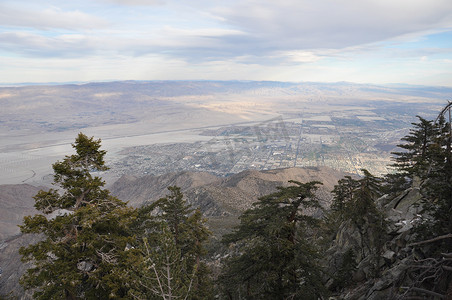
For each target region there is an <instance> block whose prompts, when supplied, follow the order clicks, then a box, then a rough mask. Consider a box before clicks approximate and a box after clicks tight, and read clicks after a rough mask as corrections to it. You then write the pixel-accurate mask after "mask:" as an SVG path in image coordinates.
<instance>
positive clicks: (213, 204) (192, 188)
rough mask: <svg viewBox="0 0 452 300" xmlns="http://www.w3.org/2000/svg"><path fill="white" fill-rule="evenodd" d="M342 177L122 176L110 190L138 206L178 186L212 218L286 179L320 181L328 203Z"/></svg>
mask: <svg viewBox="0 0 452 300" xmlns="http://www.w3.org/2000/svg"><path fill="white" fill-rule="evenodd" d="M343 175H344V173H342V172H339V171H336V170H332V169H330V168H326V167H320V168H287V169H277V170H268V171H255V170H248V171H243V172H240V173H238V174H234V175H231V176H229V177H226V178H220V177H215V176H214V175H211V174H208V173H202V172H182V173H172V174H166V175H162V176H152V175H149V176H144V177H139V178H137V177H131V176H123V177H122V178H120V179H119V180H118V181H117V182H116V183H115V184H113V186H112V187H111V189H110V190H111V192H112V193H113V195H115V196H117V197H118V198H119V199H121V200H124V201H129V203H130V205H132V206H140V205H142V204H143V203H145V202H152V201H156V200H158V199H159V198H161V197H164V196H165V195H166V194H167V187H168V186H172V185H177V186H179V187H180V188H181V190H182V192H183V193H184V195H185V197H186V198H187V201H188V202H189V203H190V204H191V205H192V206H194V207H199V208H200V209H201V210H202V211H203V213H204V214H205V215H206V216H212V217H214V216H226V215H238V214H240V213H241V212H243V211H244V210H245V209H247V208H249V207H250V206H251V204H252V203H253V202H255V201H256V200H257V198H259V197H261V196H263V195H266V194H269V193H272V192H274V191H275V190H276V187H277V186H285V185H287V184H288V181H289V180H296V181H301V182H307V181H312V180H319V181H321V182H323V186H322V187H321V188H320V190H319V196H320V198H321V199H322V200H323V201H324V203H325V204H327V202H328V201H329V197H330V195H329V191H331V190H332V189H333V186H334V185H335V184H336V183H337V181H338V180H339V179H340V178H341V177H342V176H343Z"/></svg>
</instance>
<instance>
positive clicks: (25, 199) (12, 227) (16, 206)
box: [0, 184, 39, 241]
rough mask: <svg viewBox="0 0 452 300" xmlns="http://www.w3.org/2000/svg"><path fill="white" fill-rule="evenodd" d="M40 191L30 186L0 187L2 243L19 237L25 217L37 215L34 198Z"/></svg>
mask: <svg viewBox="0 0 452 300" xmlns="http://www.w3.org/2000/svg"><path fill="white" fill-rule="evenodd" d="M38 191H39V188H37V187H34V186H31V185H28V184H7V185H0V241H2V240H4V239H6V238H9V237H11V236H14V235H18V234H19V233H20V230H19V227H18V226H17V225H19V224H21V223H22V219H23V218H24V216H28V215H34V214H36V212H37V211H36V210H35V208H34V207H33V205H34V200H33V196H34V195H36V193H37V192H38Z"/></svg>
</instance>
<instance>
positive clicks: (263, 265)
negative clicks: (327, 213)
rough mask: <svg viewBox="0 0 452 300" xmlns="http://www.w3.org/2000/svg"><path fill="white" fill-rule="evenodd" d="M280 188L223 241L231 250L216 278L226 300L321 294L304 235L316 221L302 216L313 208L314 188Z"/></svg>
mask: <svg viewBox="0 0 452 300" xmlns="http://www.w3.org/2000/svg"><path fill="white" fill-rule="evenodd" d="M291 183H293V185H291V186H289V187H280V188H279V190H278V192H276V193H273V194H270V195H267V196H264V197H262V198H260V199H259V201H258V202H256V203H254V204H253V207H252V208H251V209H248V210H247V211H245V212H244V213H243V214H242V215H241V217H240V225H239V226H238V227H237V228H236V230H235V231H234V232H233V233H231V234H229V235H226V236H225V237H224V242H225V243H226V244H228V245H230V247H232V249H234V251H233V253H232V257H231V258H230V259H228V260H227V261H226V264H225V266H224V268H223V272H222V275H221V277H220V284H221V285H222V288H223V291H224V294H225V295H226V296H228V297H229V298H230V299H243V298H245V299H318V297H320V295H322V294H323V292H324V289H323V286H322V283H321V278H320V268H319V266H318V264H317V263H316V262H317V258H318V252H317V249H316V247H315V243H314V242H313V239H312V237H311V236H310V234H309V231H310V229H311V228H312V227H313V226H315V225H316V224H317V223H318V220H316V219H315V218H313V217H311V216H309V215H307V214H306V210H307V209H316V208H319V204H318V201H317V200H316V199H315V196H314V191H315V190H316V189H317V185H318V184H320V183H319V182H309V183H305V184H303V183H300V182H296V181H291Z"/></svg>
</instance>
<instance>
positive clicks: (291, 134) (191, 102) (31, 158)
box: [0, 81, 452, 185]
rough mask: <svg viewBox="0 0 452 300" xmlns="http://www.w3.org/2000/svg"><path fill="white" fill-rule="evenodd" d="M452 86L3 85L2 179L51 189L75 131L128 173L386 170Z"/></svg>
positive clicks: (115, 171)
mask: <svg viewBox="0 0 452 300" xmlns="http://www.w3.org/2000/svg"><path fill="white" fill-rule="evenodd" d="M451 92H452V89H449V88H435V87H430V88H429V87H420V86H405V87H391V86H377V85H360V84H351V83H338V84H320V83H283V82H242V81H229V82H219V81H151V82H130V81H129V82H111V83H92V84H82V85H54V86H51V85H48V86H25V87H10V88H0V97H1V101H2V110H1V111H0V118H1V123H2V127H1V128H0V134H1V136H2V139H1V140H0V170H1V172H0V183H2V184H5V183H31V184H35V185H40V184H46V183H49V182H50V181H51V176H49V175H50V174H51V172H52V171H51V164H52V163H53V162H55V161H56V160H60V159H62V158H63V157H64V155H68V154H70V153H71V151H72V149H71V147H70V143H72V142H73V140H74V138H75V136H76V135H77V134H78V132H83V133H85V134H88V135H90V136H95V137H96V138H101V139H102V140H103V145H104V148H105V149H106V150H107V151H108V153H109V154H108V156H107V159H108V161H107V163H108V165H110V166H111V168H112V169H111V170H110V171H109V172H108V173H106V174H103V175H104V176H105V177H106V178H107V179H108V181H109V182H110V183H112V182H113V181H114V180H115V179H117V178H119V177H120V176H122V175H123V174H133V175H145V174H156V175H160V174H164V173H166V172H173V171H185V170H193V171H207V172H210V173H214V174H218V175H221V176H224V175H227V174H231V173H237V172H240V171H242V170H246V169H258V170H266V169H275V168H284V167H306V166H327V167H332V168H335V169H338V170H341V171H345V172H350V173H359V170H360V169H361V168H367V169H369V170H370V171H372V172H374V173H376V174H384V173H387V172H388V168H387V165H388V164H389V163H390V151H392V150H394V149H395V146H396V144H397V143H398V142H399V139H400V137H402V136H403V135H405V134H406V132H407V128H409V127H410V126H411V125H410V122H412V121H414V120H415V118H414V116H415V115H416V114H417V113H418V112H419V111H422V112H423V115H424V116H425V117H432V118H433V117H434V115H435V113H437V111H438V109H439V108H440V107H441V106H442V105H443V104H444V103H445V101H444V99H446V98H447V96H448V95H449V94H451Z"/></svg>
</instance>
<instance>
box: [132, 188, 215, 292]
mask: <svg viewBox="0 0 452 300" xmlns="http://www.w3.org/2000/svg"><path fill="white" fill-rule="evenodd" d="M168 190H169V191H170V194H169V195H168V196H167V197H164V198H161V199H159V200H158V201H156V202H154V203H152V204H150V205H146V206H144V207H142V208H140V209H139V212H138V215H139V216H141V217H139V219H142V220H145V223H146V225H143V226H142V227H141V229H140V230H141V234H140V235H143V236H145V237H146V239H145V240H143V241H142V243H141V244H140V245H139V246H138V247H139V249H141V251H142V253H143V257H142V259H143V260H144V261H145V262H148V261H160V260H161V259H162V255H163V256H165V255H166V256H167V257H170V256H168V255H167V254H164V253H162V252H158V251H157V252H156V251H155V250H152V251H148V250H147V249H163V248H162V247H169V246H168V245H169V244H171V247H170V248H171V249H172V250H171V251H170V252H171V253H173V254H174V255H171V257H172V258H171V259H174V258H175V257H179V258H178V259H179V260H180V261H181V262H183V263H182V264H176V263H172V264H171V265H165V266H163V265H160V268H166V269H167V271H169V272H172V274H173V275H172V276H173V277H174V276H179V278H178V279H177V280H179V282H180V283H179V284H178V288H177V289H176V290H178V292H177V293H179V295H182V294H184V295H185V296H187V297H188V298H187V299H209V298H211V297H212V283H211V281H210V278H209V269H208V267H207V266H206V264H205V263H204V262H203V259H202V258H203V256H204V255H205V254H206V250H205V248H204V243H205V241H206V240H207V239H208V237H209V235H210V231H209V230H208V229H207V227H206V225H205V222H206V220H205V219H204V218H203V217H202V213H201V211H200V210H199V209H196V210H193V209H192V208H191V207H190V205H188V204H187V203H186V201H185V200H184V199H183V194H182V192H181V191H180V188H179V187H177V186H171V187H168ZM162 226H163V227H162ZM162 228H164V229H165V230H163V234H164V235H165V236H166V237H165V240H162V237H161V236H162ZM168 239H171V243H170V242H169V240H168ZM163 242H164V243H165V244H162V243H163ZM173 248H174V249H173ZM168 249H169V248H168ZM168 251H169V250H168ZM170 252H168V253H170ZM175 253H177V254H175ZM159 255H160V256H159ZM168 259H170V258H168ZM144 265H146V263H144V264H143V266H144ZM178 268H181V271H180V272H179V271H177V269H178ZM138 269H140V267H138ZM157 270H159V269H157ZM153 272H155V270H153V269H152V268H150V267H146V268H141V269H140V271H139V272H138V273H136V274H137V276H143V277H145V278H146V277H148V278H149V277H152V276H154V275H153V274H151V273H153ZM176 274H179V275H176ZM190 274H191V275H190ZM188 275H190V276H188ZM154 283H155V282H154ZM149 284H150V283H149V282H148V283H146V284H145V286H144V285H142V284H140V285H141V287H140V286H138V287H137V290H140V289H141V291H139V293H140V294H141V295H145V296H148V297H154V296H155V293H153V292H152V291H150V290H149V289H148V288H147V287H149ZM173 287H174V286H173ZM188 287H189V288H188ZM154 288H155V287H154ZM150 292H151V293H150ZM172 295H173V296H172V297H173V298H172V299H179V298H175V296H174V295H175V294H174V293H173V294H172ZM185 296H184V297H185ZM165 297H166V296H165ZM177 297H180V296H177ZM184 297H183V298H184ZM143 299H146V298H143ZM166 299H169V298H166Z"/></svg>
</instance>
